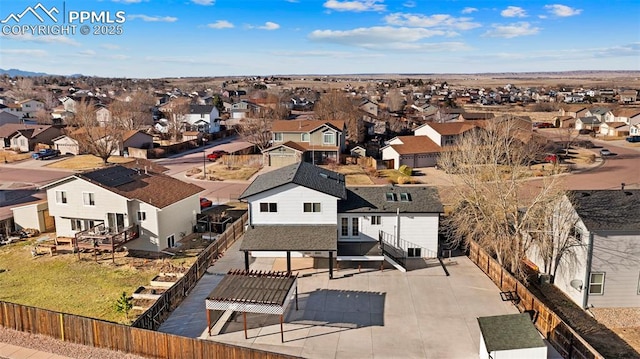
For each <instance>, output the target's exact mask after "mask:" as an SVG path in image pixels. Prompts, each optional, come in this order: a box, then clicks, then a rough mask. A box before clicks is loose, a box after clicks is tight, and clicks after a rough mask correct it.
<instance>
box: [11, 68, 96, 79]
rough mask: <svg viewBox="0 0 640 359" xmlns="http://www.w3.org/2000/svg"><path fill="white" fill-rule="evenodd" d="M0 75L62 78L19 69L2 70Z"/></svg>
mask: <svg viewBox="0 0 640 359" xmlns="http://www.w3.org/2000/svg"><path fill="white" fill-rule="evenodd" d="M0 75H9V76H11V77H14V76H22V77H38V76H60V75H54V74H48V73H45V72H31V71H24V70H19V69H9V70H5V69H0ZM80 76H83V75H81V74H73V75H68V77H80Z"/></svg>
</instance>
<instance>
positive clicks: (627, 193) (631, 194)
mask: <svg viewBox="0 0 640 359" xmlns="http://www.w3.org/2000/svg"><path fill="white" fill-rule="evenodd" d="M624 194H626V195H627V196H633V193H632V192H629V191H625V192H624Z"/></svg>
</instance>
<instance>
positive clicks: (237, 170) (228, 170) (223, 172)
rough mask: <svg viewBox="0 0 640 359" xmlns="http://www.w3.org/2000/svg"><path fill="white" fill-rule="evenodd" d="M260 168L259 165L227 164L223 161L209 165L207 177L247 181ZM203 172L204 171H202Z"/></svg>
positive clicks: (219, 179) (220, 179)
mask: <svg viewBox="0 0 640 359" xmlns="http://www.w3.org/2000/svg"><path fill="white" fill-rule="evenodd" d="M259 170H260V167H258V166H237V167H236V166H231V167H230V166H227V165H225V164H222V163H215V164H212V165H207V178H208V179H212V180H218V181H225V180H239V181H247V180H248V179H249V178H251V176H253V175H254V174H256V173H257V172H258V171H259ZM200 172H202V171H200Z"/></svg>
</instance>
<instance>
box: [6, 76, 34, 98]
mask: <svg viewBox="0 0 640 359" xmlns="http://www.w3.org/2000/svg"><path fill="white" fill-rule="evenodd" d="M34 86H35V85H34V83H33V79H31V78H28V77H22V78H20V79H18V80H17V81H16V83H15V86H14V87H13V89H12V91H11V92H12V93H13V96H15V98H16V100H18V101H22V100H27V99H30V98H32V97H34V95H35V94H36V91H35V88H34Z"/></svg>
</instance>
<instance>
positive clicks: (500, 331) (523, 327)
mask: <svg viewBox="0 0 640 359" xmlns="http://www.w3.org/2000/svg"><path fill="white" fill-rule="evenodd" d="M478 325H479V326H480V332H482V336H483V338H484V343H485V345H486V347H487V351H488V352H489V353H491V352H494V351H500V350H514V349H526V348H539V347H544V346H545V344H544V341H542V337H541V336H540V333H538V330H537V329H536V327H534V326H533V323H532V322H531V318H530V317H529V314H527V313H520V314H507V315H496V316H492V317H480V318H478Z"/></svg>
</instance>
